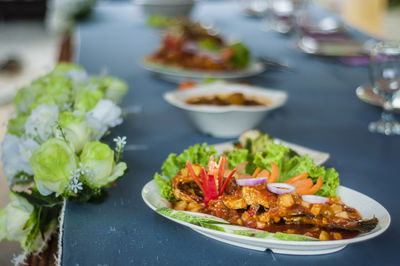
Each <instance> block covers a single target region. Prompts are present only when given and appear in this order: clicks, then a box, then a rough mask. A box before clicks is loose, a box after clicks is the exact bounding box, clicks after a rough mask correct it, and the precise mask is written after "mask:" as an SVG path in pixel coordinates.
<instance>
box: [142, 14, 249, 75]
mask: <svg viewBox="0 0 400 266" xmlns="http://www.w3.org/2000/svg"><path fill="white" fill-rule="evenodd" d="M146 60H147V61H149V62H153V63H158V64H161V65H166V66H175V67H180V68H185V69H194V70H207V71H226V70H239V69H244V68H246V67H247V66H248V64H249V62H250V52H249V50H248V49H247V47H246V46H245V45H244V44H243V43H240V42H235V43H229V42H227V41H226V40H224V39H223V38H222V37H221V36H219V35H218V34H216V33H215V32H214V31H212V30H210V29H206V28H204V27H203V26H202V25H201V24H200V23H194V22H189V21H186V20H182V21H181V22H180V23H176V24H175V25H174V27H171V28H169V29H168V30H167V31H166V32H165V34H164V36H163V40H162V43H161V46H160V48H159V49H158V50H157V51H156V52H155V53H153V54H152V55H150V56H148V57H147V58H146Z"/></svg>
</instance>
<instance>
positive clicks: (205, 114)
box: [164, 82, 288, 138]
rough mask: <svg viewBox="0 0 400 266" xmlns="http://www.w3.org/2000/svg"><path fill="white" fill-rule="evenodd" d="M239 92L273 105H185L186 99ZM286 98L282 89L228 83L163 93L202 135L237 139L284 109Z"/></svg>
mask: <svg viewBox="0 0 400 266" xmlns="http://www.w3.org/2000/svg"><path fill="white" fill-rule="evenodd" d="M236 92H240V93H243V94H244V95H247V96H253V97H254V96H262V97H266V98H268V99H269V100H271V102H272V103H270V104H269V105H267V106H237V105H229V106H213V105H192V104H187V103H186V100H187V99H188V98H191V97H196V96H204V95H213V94H229V93H236ZM287 97H288V96H287V93H286V92H284V91H281V90H271V89H264V88H260V87H254V86H249V85H242V84H233V83H225V82H216V83H213V84H210V85H199V86H197V87H195V88H193V89H190V90H186V91H171V92H167V93H165V94H164V99H165V100H166V101H167V102H168V103H170V104H172V105H174V106H176V107H178V108H180V109H182V110H184V111H185V112H186V114H187V115H188V116H189V117H190V119H191V120H192V122H193V123H194V125H195V126H196V128H197V129H198V130H199V131H200V132H202V133H205V134H209V135H211V136H214V137H217V138H234V137H237V136H239V135H240V134H242V133H243V131H245V130H248V129H253V128H254V127H256V126H257V125H258V124H259V123H260V122H261V121H262V120H263V118H264V117H265V116H266V115H267V113H268V112H269V111H270V110H273V109H276V108H278V107H280V106H282V105H283V104H284V103H285V102H286V99H287Z"/></svg>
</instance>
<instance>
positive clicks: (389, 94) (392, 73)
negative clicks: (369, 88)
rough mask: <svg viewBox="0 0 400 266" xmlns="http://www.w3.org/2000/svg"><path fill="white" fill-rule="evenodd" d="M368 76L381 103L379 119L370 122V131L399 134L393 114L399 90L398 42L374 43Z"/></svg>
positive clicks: (398, 124)
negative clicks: (381, 108)
mask: <svg viewBox="0 0 400 266" xmlns="http://www.w3.org/2000/svg"><path fill="white" fill-rule="evenodd" d="M370 76H371V80H372V84H373V87H374V92H375V93H376V94H379V95H380V96H381V97H382V99H383V101H384V103H383V112H382V115H381V119H380V120H379V121H376V122H371V123H370V124H369V126H368V129H369V131H370V132H373V133H375V132H378V133H381V134H385V135H400V123H399V122H398V121H397V120H396V119H395V117H394V115H393V100H394V98H395V97H396V96H395V93H396V92H398V91H399V90H400V42H396V41H388V42H385V41H384V42H379V43H377V44H375V45H374V46H373V47H372V49H371V52H370Z"/></svg>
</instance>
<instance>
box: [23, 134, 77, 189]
mask: <svg viewBox="0 0 400 266" xmlns="http://www.w3.org/2000/svg"><path fill="white" fill-rule="evenodd" d="M30 161H31V167H32V170H33V172H34V173H35V174H34V180H35V183H36V185H37V188H38V190H39V192H40V193H41V194H43V195H49V194H51V193H52V192H56V194H57V195H59V194H61V193H63V192H64V190H65V188H66V186H67V185H68V177H69V176H70V175H71V173H72V172H73V171H75V169H76V166H77V161H76V156H75V153H74V151H73V149H72V148H71V147H70V146H69V145H68V144H66V143H65V142H64V141H62V140H60V139H55V138H52V139H49V140H47V141H46V142H44V143H43V144H42V145H41V146H40V148H39V149H37V150H35V152H34V153H33V155H32V157H31V160H30Z"/></svg>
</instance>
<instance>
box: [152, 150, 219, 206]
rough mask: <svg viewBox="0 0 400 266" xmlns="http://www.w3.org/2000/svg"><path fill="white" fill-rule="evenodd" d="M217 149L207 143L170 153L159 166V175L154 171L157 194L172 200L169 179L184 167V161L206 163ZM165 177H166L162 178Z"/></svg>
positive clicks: (173, 198)
mask: <svg viewBox="0 0 400 266" xmlns="http://www.w3.org/2000/svg"><path fill="white" fill-rule="evenodd" d="M216 154H217V151H216V150H215V147H214V146H208V145H207V143H203V144H202V145H200V144H196V145H194V146H191V147H189V148H187V149H186V150H184V151H183V152H182V153H181V154H180V155H178V156H177V155H176V154H175V153H171V154H170V155H169V156H168V157H167V159H166V160H165V161H164V163H163V165H162V166H161V170H162V172H161V175H160V174H158V173H155V175H154V181H155V182H156V183H157V184H158V187H159V194H160V195H161V196H162V197H164V198H166V199H168V200H170V201H174V200H175V197H173V193H172V187H171V179H172V178H173V177H174V176H176V174H177V173H178V172H179V170H181V169H182V168H185V166H186V162H187V161H190V162H191V163H192V164H200V165H207V164H208V161H209V159H210V156H211V155H214V156H215V155H216ZM164 177H166V178H164Z"/></svg>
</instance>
